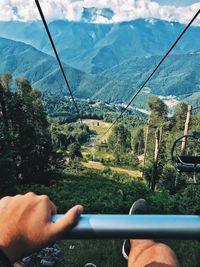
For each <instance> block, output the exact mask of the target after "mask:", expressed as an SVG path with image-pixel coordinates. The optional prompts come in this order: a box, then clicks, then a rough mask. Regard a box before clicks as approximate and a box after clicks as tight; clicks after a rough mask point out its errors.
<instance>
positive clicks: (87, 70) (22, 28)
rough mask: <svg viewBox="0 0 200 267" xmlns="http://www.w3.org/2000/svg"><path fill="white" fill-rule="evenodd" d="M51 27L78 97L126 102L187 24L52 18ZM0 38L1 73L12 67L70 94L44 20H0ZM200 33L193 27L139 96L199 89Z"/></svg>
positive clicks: (43, 86)
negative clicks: (78, 20)
mask: <svg viewBox="0 0 200 267" xmlns="http://www.w3.org/2000/svg"><path fill="white" fill-rule="evenodd" d="M106 12H108V11H106ZM108 13H109V12H108ZM86 15H87V12H86ZM108 15H109V14H108ZM49 28H50V31H51V33H52V36H53V38H54V40H55V43H56V47H57V49H58V52H59V55H60V58H61V59H62V61H63V64H64V68H65V71H66V74H67V76H68V79H69V83H70V84H71V87H72V89H73V92H74V94H75V96H76V97H79V98H93V99H101V100H104V101H108V102H118V103H119V102H120V103H121V102H126V101H128V100H129V99H130V97H131V96H132V95H133V94H134V92H135V91H136V89H137V88H138V86H139V85H141V83H142V82H143V81H144V80H145V78H146V77H147V75H148V74H149V73H150V72H151V71H152V70H153V68H154V67H155V66H156V64H157V63H158V62H159V61H160V59H161V55H163V54H164V53H165V52H166V50H167V49H168V48H169V46H170V45H171V44H172V43H173V41H174V40H175V39H176V37H177V36H178V34H179V33H180V32H181V31H182V30H183V28H184V25H182V24H179V23H176V22H173V23H170V22H166V21H160V20H155V19H154V20H153V19H152V20H142V19H139V20H134V21H130V22H123V23H118V24H92V23H84V22H79V23H78V22H69V21H53V22H51V23H50V24H49ZM0 36H1V38H0V56H1V64H0V74H2V73H3V72H5V71H10V72H11V73H12V74H13V75H14V76H19V75H21V76H26V77H27V78H28V79H29V80H30V81H31V83H32V84H33V86H35V87H38V88H41V90H42V91H52V92H54V93H59V94H60V93H61V94H66V93H64V90H66V89H65V85H64V82H63V79H62V77H61V73H60V70H59V68H58V65H57V62H56V60H55V59H54V57H53V53H52V49H51V46H50V44H49V41H48V39H47V35H46V33H45V30H44V28H43V25H42V24H41V22H40V21H35V22H28V23H25V22H16V21H10V22H0ZM199 36H200V27H191V28H190V29H189V30H188V32H187V33H186V34H185V36H184V37H183V39H182V40H181V41H180V43H179V45H178V46H177V48H176V49H175V50H174V51H173V53H172V55H171V56H169V57H168V59H167V60H166V62H165V63H164V64H163V65H162V67H161V68H160V69H159V71H158V72H157V73H156V75H155V76H154V77H153V78H152V80H151V81H150V82H149V83H148V88H146V89H145V90H144V91H143V94H141V96H140V98H139V99H142V98H145V97H146V95H149V94H157V95H165V96H166V95H171V94H172V95H176V96H178V97H180V98H181V97H182V95H186V94H190V95H192V94H193V93H196V92H197V91H198V90H199V87H200V78H199V74H198V73H199V70H200V60H199V59H200V45H199ZM191 40H192V42H191ZM65 92H66V91H65ZM192 99H193V98H192ZM138 106H141V105H140V104H139V103H138Z"/></svg>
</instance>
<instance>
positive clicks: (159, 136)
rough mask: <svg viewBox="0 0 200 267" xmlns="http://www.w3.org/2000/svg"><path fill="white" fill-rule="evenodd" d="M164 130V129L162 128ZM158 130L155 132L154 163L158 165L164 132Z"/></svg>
mask: <svg viewBox="0 0 200 267" xmlns="http://www.w3.org/2000/svg"><path fill="white" fill-rule="evenodd" d="M161 129H162V128H161ZM161 129H159V128H157V130H156V132H155V138H156V140H155V150H154V161H155V162H156V163H157V161H158V154H159V149H160V143H161V134H162V130H161Z"/></svg>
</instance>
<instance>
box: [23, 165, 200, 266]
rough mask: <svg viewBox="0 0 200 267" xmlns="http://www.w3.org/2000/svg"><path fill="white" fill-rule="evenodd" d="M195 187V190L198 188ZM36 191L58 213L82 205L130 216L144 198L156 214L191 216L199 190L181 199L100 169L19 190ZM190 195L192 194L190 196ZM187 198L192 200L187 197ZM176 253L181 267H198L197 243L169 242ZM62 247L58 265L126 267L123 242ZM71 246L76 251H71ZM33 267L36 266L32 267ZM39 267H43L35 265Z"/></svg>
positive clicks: (85, 242)
mask: <svg viewBox="0 0 200 267" xmlns="http://www.w3.org/2000/svg"><path fill="white" fill-rule="evenodd" d="M195 188H196V187H195ZM30 190H31V191H34V192H36V193H38V194H47V195H49V196H50V198H51V199H52V200H53V201H54V203H55V204H56V205H57V206H58V209H59V213H63V212H65V211H66V210H67V209H69V208H70V207H72V206H73V205H75V204H77V203H80V204H82V205H83V206H84V207H85V212H84V213H91V214H95V213H111V214H112V213H116V214H118V213H120V214H124V213H128V210H129V207H130V206H131V205H132V203H133V202H134V201H135V200H136V199H138V198H141V197H142V198H145V199H147V201H148V202H149V203H150V206H151V210H152V212H153V213H160V214H169V213H186V214H187V213H188V214H192V213H193V212H194V210H195V207H194V203H196V204H197V203H199V201H200V196H199V194H198V192H199V191H198V190H197V189H196V191H194V189H193V188H191V189H190V188H188V189H186V190H185V192H184V194H180V195H179V197H175V196H170V195H169V194H168V193H167V192H165V191H156V192H155V193H152V192H151V191H149V190H148V188H147V187H146V185H145V183H144V182H141V181H138V180H132V179H131V178H130V176H128V175H122V174H112V173H104V172H102V171H97V170H87V169H84V170H82V171H81V172H80V170H66V171H65V173H64V174H61V176H60V179H59V180H58V182H57V183H56V184H53V185H50V186H41V185H34V186H31V187H30V186H29V187H23V188H20V193H22V192H27V191H30ZM191 192H193V193H192V194H191ZM188 195H189V196H191V198H190V199H189V198H188ZM167 243H169V244H170V246H171V247H172V249H174V251H175V253H176V254H177V256H178V258H179V260H180V263H181V267H195V266H197V265H196V264H197V258H198V255H199V249H200V246H199V243H198V242H194V241H184V242H183V241H167ZM58 244H60V246H61V248H62V255H61V257H60V262H59V263H57V265H56V266H68V267H70V266H71V267H76V266H77V267H83V266H84V264H85V263H87V262H93V263H94V264H96V265H97V266H98V267H124V266H126V262H124V260H123V258H122V255H121V244H122V241H119V240H117V241H112V240H102V241H98V240H93V241H89V240H80V241H71V240H68V241H62V242H59V243H58ZM70 245H72V246H74V249H70V248H69V247H70ZM31 266H34V265H31ZM35 266H37V267H38V266H40V265H35Z"/></svg>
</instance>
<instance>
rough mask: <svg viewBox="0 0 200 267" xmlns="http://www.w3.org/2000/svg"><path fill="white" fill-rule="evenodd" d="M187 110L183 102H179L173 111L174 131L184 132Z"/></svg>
mask: <svg viewBox="0 0 200 267" xmlns="http://www.w3.org/2000/svg"><path fill="white" fill-rule="evenodd" d="M187 110H188V106H187V104H186V103H185V102H180V103H179V104H178V105H177V106H176V108H175V110H174V122H175V129H176V130H178V131H183V130H184V125H185V120H186V116H187Z"/></svg>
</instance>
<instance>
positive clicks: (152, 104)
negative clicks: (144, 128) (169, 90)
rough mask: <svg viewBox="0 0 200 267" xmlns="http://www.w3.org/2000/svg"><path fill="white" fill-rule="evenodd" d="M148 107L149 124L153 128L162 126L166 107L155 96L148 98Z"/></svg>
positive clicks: (166, 110)
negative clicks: (149, 113)
mask: <svg viewBox="0 0 200 267" xmlns="http://www.w3.org/2000/svg"><path fill="white" fill-rule="evenodd" d="M148 105H149V108H150V111H151V115H150V124H151V125H154V126H159V125H162V124H163V123H164V122H165V121H166V119H167V115H168V108H167V105H166V104H165V103H164V102H163V101H162V100H161V99H160V98H159V97H157V96H150V97H149V100H148Z"/></svg>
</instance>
